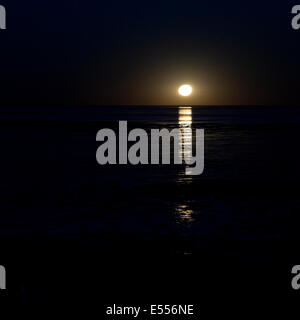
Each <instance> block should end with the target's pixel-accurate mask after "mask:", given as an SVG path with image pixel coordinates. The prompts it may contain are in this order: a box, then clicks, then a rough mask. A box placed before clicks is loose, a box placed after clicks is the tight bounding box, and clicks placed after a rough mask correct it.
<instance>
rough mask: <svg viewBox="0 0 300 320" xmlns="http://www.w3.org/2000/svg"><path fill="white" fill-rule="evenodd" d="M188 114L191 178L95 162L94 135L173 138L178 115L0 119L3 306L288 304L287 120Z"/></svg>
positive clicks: (291, 212) (293, 148)
mask: <svg viewBox="0 0 300 320" xmlns="http://www.w3.org/2000/svg"><path fill="white" fill-rule="evenodd" d="M191 110H192V116H191V118H190V119H188V122H189V123H188V125H189V126H190V127H191V128H193V129H204V130H205V169H204V172H203V174H202V175H199V176H187V175H186V174H185V166H184V165H137V166H131V165H107V166H100V165H99V164H98V163H97V162H96V150H97V148H98V147H99V145H100V144H99V142H96V134H97V132H98V130H100V129H103V128H113V129H115V130H116V131H117V130H118V121H120V120H127V121H128V126H129V130H130V129H131V128H132V129H133V128H144V129H145V130H146V131H147V132H149V130H150V129H152V128H167V129H173V128H179V127H180V126H181V125H180V119H179V118H180V107H159V106H156V107H138V106H137V107H126V106H124V107H86V108H83V107H82V108H27V109H26V111H25V110H24V109H22V108H19V109H18V108H14V109H7V110H6V109H3V110H1V111H0V123H1V127H0V139H1V148H2V155H1V168H2V170H1V171H2V172H1V181H0V189H1V203H0V212H1V213H0V237H1V239H2V243H1V247H2V252H3V256H4V259H3V261H4V263H6V264H7V265H8V266H11V270H13V271H11V273H10V274H11V277H12V278H13V276H14V275H16V276H15V278H14V279H12V280H11V283H12V285H11V287H12V288H13V289H12V293H11V295H13V297H15V298H16V300H18V301H29V302H31V301H43V302H51V303H52V302H53V301H56V302H57V301H61V300H62V299H65V297H66V296H67V297H69V298H70V300H72V301H73V300H74V299H75V300H76V299H79V300H84V299H86V301H88V302H89V303H90V302H91V303H92V301H94V300H96V301H97V299H98V298H97V295H95V291H97V292H98V293H99V294H100V295H101V301H110V302H111V301H112V302H114V301H121V302H122V301H124V300H126V299H129V298H131V299H132V300H134V299H137V298H138V299H140V300H142V301H146V303H148V302H147V301H149V299H150V300H151V299H153V300H154V299H156V297H160V299H161V300H162V299H166V297H167V298H171V297H172V298H173V300H174V299H175V300H176V299H178V300H179V301H183V300H184V299H187V300H188V299H190V300H189V301H191V300H195V301H196V302H197V301H198V300H197V299H199V300H200V301H201V300H202V302H203V301H205V298H203V297H207V299H208V301H206V302H205V303H204V309H205V305H209V303H210V299H211V298H212V297H214V299H216V300H218V298H219V295H220V296H222V297H223V299H221V301H222V302H224V301H225V300H224V299H225V298H224V297H225V296H227V295H228V296H230V297H231V298H230V299H233V300H234V301H237V300H235V299H239V298H241V299H242V298H245V299H244V300H245V301H243V302H245V303H246V302H249V301H250V300H249V298H246V296H245V293H246V292H247V294H249V292H250V294H251V296H252V298H253V293H256V294H258V293H260V294H261V295H262V296H263V295H265V294H266V295H268V292H269V291H270V292H272V293H274V292H275V293H274V295H276V297H277V298H278V299H281V298H280V297H281V296H280V294H281V293H282V294H283V295H284V296H285V297H286V296H287V295H289V294H291V295H292V292H291V291H290V280H291V279H290V270H291V266H293V265H295V264H299V263H300V254H299V250H298V244H299V243H300V234H299V227H300V224H299V223H300V218H299V212H300V210H299V209H300V199H299V181H300V170H299V164H300V152H299V138H300V132H299V129H300V108H295V107H284V106H283V107H246V106H243V107H192V108H191ZM191 142H194V140H192V141H191ZM0 263H1V261H0ZM245 273H246V274H247V276H245V277H244V275H245ZM226 275H227V276H226ZM230 287H232V288H233V289H232V290H233V293H232V295H231V291H230V290H229V288H230ZM57 288H59V290H58V289H57ZM75 288H76V289H77V290H75ZM279 289H280V290H279ZM195 290H196V291H197V292H198V294H199V296H198V295H197V294H195V293H194V292H195ZM228 290H229V291H230V292H229V291H228ZM243 290H244V291H243ZM276 290H278V291H276ZM83 292H85V294H83ZM81 295H82V296H83V297H82V298H80V297H81ZM87 297H88V298H87ZM272 297H273V296H272ZM143 298H144V300H143ZM292 298H293V297H291V299H292ZM147 299H148V300H147ZM203 299H204V300H203ZM151 301H152V300H151ZM259 301H260V302H261V303H262V304H263V302H262V300H259ZM98 302H99V301H98ZM243 302H241V301H239V303H243ZM273 302H274V301H273ZM265 303H266V304H267V302H265ZM266 304H264V306H266ZM227 305H228V304H227ZM245 307H246V305H245Z"/></svg>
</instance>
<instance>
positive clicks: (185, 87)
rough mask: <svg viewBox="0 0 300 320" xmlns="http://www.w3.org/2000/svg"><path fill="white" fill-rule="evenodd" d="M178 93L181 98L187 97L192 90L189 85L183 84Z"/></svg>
mask: <svg viewBox="0 0 300 320" xmlns="http://www.w3.org/2000/svg"><path fill="white" fill-rule="evenodd" d="M178 92H179V94H180V95H181V96H183V97H188V96H190V95H191V94H192V92H193V88H192V87H191V86H190V85H189V84H183V85H182V86H180V87H179V89H178Z"/></svg>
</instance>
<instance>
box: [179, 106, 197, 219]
mask: <svg viewBox="0 0 300 320" xmlns="http://www.w3.org/2000/svg"><path fill="white" fill-rule="evenodd" d="M178 124H179V129H180V132H181V139H180V142H179V143H180V146H179V152H180V154H181V156H182V159H185V160H186V159H190V158H191V157H192V155H193V132H192V124H193V112H192V107H179V109H178ZM192 179H193V178H192V176H188V175H186V174H185V173H184V175H181V174H180V175H179V177H178V179H177V182H179V183H180V182H187V181H191V180H192ZM193 213H194V212H193V210H192V209H191V208H190V207H189V205H188V204H186V203H185V204H180V203H179V204H178V205H177V206H176V208H175V214H176V217H177V218H179V221H178V223H180V222H181V223H182V222H186V223H191V222H193V220H194V219H193Z"/></svg>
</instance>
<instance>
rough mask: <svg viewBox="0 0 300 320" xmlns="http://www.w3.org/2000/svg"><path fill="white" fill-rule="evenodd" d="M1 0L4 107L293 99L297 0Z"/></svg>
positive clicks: (299, 51)
mask: <svg viewBox="0 0 300 320" xmlns="http://www.w3.org/2000/svg"><path fill="white" fill-rule="evenodd" d="M0 4H2V5H4V6H5V7H6V10H7V28H8V29H7V30H6V31H3V30H1V31H0V49H1V53H0V58H1V60H0V68H1V80H0V85H1V87H0V88H1V89H0V94H1V102H0V104H1V105H2V106H4V105H16V104H18V105H21V104H22V105H32V104H38V105H46V104H55V105H74V104H76V105H88V104H97V105H101V104H180V103H182V101H183V100H182V98H179V97H178V96H177V94H176V89H177V86H178V85H180V84H182V83H185V82H189V83H191V84H193V85H194V87H195V94H194V96H193V97H192V98H190V99H189V100H188V102H189V103H191V104H212V105H214V104H218V105H219V104H221V105H222V104H295V105H298V104H299V102H298V101H299V100H300V98H299V92H300V90H299V89H300V83H299V80H298V78H299V71H300V58H299V57H300V30H299V31H295V30H293V29H292V27H291V19H292V14H291V9H292V7H293V5H295V4H300V0H299V3H297V1H287V0H281V1H278V0H272V1H271V0H270V1H269V0H265V1H262V0H259V1H255V0H254V1H240V0H239V1H233V0H229V1H224V0H222V1H218V0H216V1H201V0H197V1H188V0H186V1H182V0H181V1H177V0H165V1H163V0H161V1H147V0H139V1H136V0H134V1H124V0H122V1H121V0H115V1H99V0H98V1H95V0H90V1H88V0H87V1H83V0H60V1H58V0H52V1H41V0H39V1H38V0H27V1H26V0H22V1H21V0H14V1H11V0H10V1H6V0H0Z"/></svg>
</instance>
